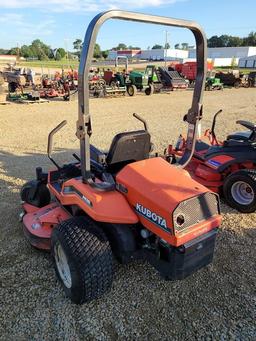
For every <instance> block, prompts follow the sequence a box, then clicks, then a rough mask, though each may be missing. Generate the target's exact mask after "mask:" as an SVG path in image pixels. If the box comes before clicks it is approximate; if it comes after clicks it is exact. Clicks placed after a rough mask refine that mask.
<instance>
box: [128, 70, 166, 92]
mask: <svg viewBox="0 0 256 341" xmlns="http://www.w3.org/2000/svg"><path fill="white" fill-rule="evenodd" d="M158 84H159V85H160V84H161V82H160V81H159V79H158V76H157V73H156V67H155V65H147V67H146V69H145V71H144V72H139V71H131V72H130V73H129V81H128V82H127V84H126V88H127V93H128V95H129V96H134V95H135V94H136V92H137V91H138V90H139V91H145V94H146V95H147V96H149V95H152V94H153V93H154V91H155V90H157V88H158Z"/></svg>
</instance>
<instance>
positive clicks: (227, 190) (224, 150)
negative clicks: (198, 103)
mask: <svg viewBox="0 0 256 341" xmlns="http://www.w3.org/2000/svg"><path fill="white" fill-rule="evenodd" d="M221 112H222V110H219V111H218V112H217V113H216V114H215V115H214V118H213V123H212V127H211V129H208V130H206V132H205V134H204V139H198V140H197V141H196V143H195V151H194V154H193V157H192V159H191V161H190V163H189V164H188V165H187V166H186V169H187V170H188V172H189V173H190V175H191V176H192V178H193V179H195V180H196V181H198V182H199V183H201V184H202V185H204V186H206V187H208V188H209V189H211V190H212V191H214V192H216V193H219V194H221V195H223V196H224V198H225V200H226V202H227V203H228V204H229V205H230V206H231V207H233V208H235V209H237V210H238V211H240V212H243V213H252V212H255V210H256V124H254V123H251V122H247V121H242V120H240V121H237V122H236V123H237V124H240V125H242V126H243V127H245V128H246V129H247V131H242V132H235V133H231V134H229V135H228V136H227V138H226V139H225V141H219V140H218V139H217V137H216V134H215V125H216V118H217V116H218V115H219V114H220V113H221ZM205 138H206V141H205ZM186 144H187V142H186V140H185V139H184V138H183V137H182V136H181V135H180V137H179V139H178V142H177V144H176V146H175V148H173V146H171V145H170V146H169V148H168V150H167V151H166V153H165V154H166V158H167V159H168V160H169V161H170V162H171V163H175V162H176V161H177V160H178V159H179V157H180V156H181V155H182V153H183V150H184V149H185V148H186Z"/></svg>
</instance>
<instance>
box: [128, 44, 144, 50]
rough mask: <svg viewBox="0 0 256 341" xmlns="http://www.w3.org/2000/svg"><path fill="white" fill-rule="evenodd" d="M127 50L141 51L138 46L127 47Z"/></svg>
mask: <svg viewBox="0 0 256 341" xmlns="http://www.w3.org/2000/svg"><path fill="white" fill-rule="evenodd" d="M128 49H129V50H141V48H140V47H139V46H132V45H129V46H128Z"/></svg>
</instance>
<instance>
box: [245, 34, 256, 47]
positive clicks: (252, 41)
mask: <svg viewBox="0 0 256 341" xmlns="http://www.w3.org/2000/svg"><path fill="white" fill-rule="evenodd" d="M242 45H243V46H256V32H250V33H249V35H248V36H247V37H245V38H243V42H242Z"/></svg>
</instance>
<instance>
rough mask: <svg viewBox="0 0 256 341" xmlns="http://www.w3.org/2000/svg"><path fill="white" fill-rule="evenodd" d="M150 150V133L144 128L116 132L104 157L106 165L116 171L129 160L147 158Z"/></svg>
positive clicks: (110, 169)
mask: <svg viewBox="0 0 256 341" xmlns="http://www.w3.org/2000/svg"><path fill="white" fill-rule="evenodd" d="M150 150H151V142H150V134H149V133H148V132H147V131H146V130H137V131H129V132H125V133H120V134H117V135H116V136H115V137H114V139H113V141H112V143H111V146H110V149H109V152H108V154H107V157H106V164H107V167H108V169H109V171H112V172H116V171H118V170H120V169H121V168H122V167H123V166H125V165H126V164H128V163H130V162H134V161H140V160H144V159H148V157H149V153H150Z"/></svg>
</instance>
